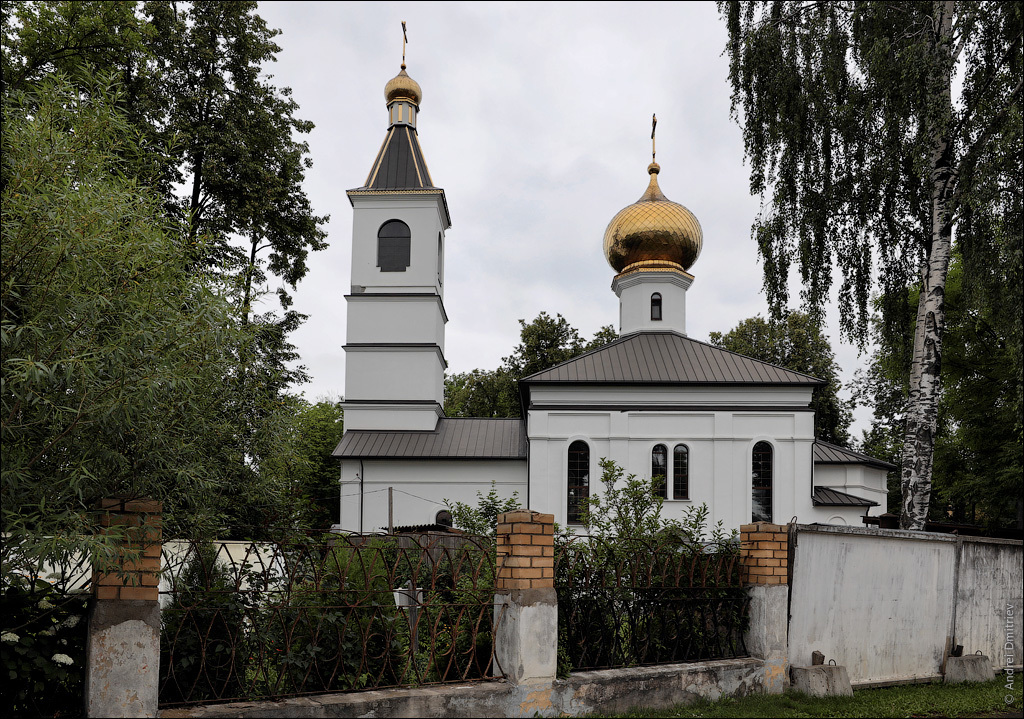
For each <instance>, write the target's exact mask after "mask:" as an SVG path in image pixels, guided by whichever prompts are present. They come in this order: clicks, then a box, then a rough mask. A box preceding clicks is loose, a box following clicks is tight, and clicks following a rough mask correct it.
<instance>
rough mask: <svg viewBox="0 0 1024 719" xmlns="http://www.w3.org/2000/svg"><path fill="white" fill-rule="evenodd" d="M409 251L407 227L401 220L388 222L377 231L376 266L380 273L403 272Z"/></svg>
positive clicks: (410, 241) (409, 239) (409, 236)
mask: <svg viewBox="0 0 1024 719" xmlns="http://www.w3.org/2000/svg"><path fill="white" fill-rule="evenodd" d="M411 249H412V234H411V233H410V232H409V225H407V224H405V223H404V222H402V221H401V220H388V221H387V222H385V223H384V224H383V225H381V226H380V229H379V230H377V266H378V267H380V271H381V272H405V270H406V268H407V267H408V266H409V255H410V252H411Z"/></svg>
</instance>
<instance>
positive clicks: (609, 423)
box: [528, 390, 827, 529]
mask: <svg viewBox="0 0 1024 719" xmlns="http://www.w3.org/2000/svg"><path fill="white" fill-rule="evenodd" d="M748 392H749V390H748ZM580 394H584V392H582V391H581V392H580ZM808 394H809V393H808ZM733 397H734V398H735V395H733ZM541 401H542V400H540V399H539V398H538V397H537V396H536V394H535V395H534V402H538V403H539V402H541ZM597 404H600V403H599V402H598V403H597ZM813 425H814V418H813V415H812V414H811V413H809V412H785V411H781V412H777V413H767V412H743V411H725V410H722V411H694V412H683V411H675V412H629V411H608V410H604V411H584V410H557V409H552V410H536V409H534V410H531V411H530V415H529V422H528V433H529V437H530V459H529V462H530V508H531V509H534V510H536V511H540V512H551V513H553V514H554V515H555V520H556V521H558V522H560V523H563V524H564V523H565V521H566V514H567V498H566V481H567V474H568V448H569V445H570V444H571V443H572V442H573V441H575V440H584V441H586V442H587V444H588V445H589V446H590V463H591V472H590V489H591V493H592V495H593V494H599V493H600V492H601V491H602V489H603V487H602V485H601V484H600V474H601V470H600V467H599V465H598V461H599V460H600V459H601V458H607V459H611V460H613V461H615V462H616V463H618V464H619V465H620V466H621V467H623V468H624V469H625V471H626V474H627V475H628V474H636V475H637V476H638V477H642V478H649V477H650V474H651V452H652V450H653V448H654V446H655V445H656V444H664V445H665V446H666V447H667V448H668V451H669V456H670V467H671V455H672V450H673V449H674V447H675V445H676V444H680V443H682V444H685V445H687V447H688V448H689V465H690V467H689V490H690V492H689V496H690V498H689V500H672V499H670V500H667V501H666V502H665V504H664V508H663V516H664V517H666V518H677V519H678V518H681V517H682V516H683V514H684V513H685V511H686V509H687V508H688V507H692V506H694V505H700V504H701V503H706V504H707V505H708V509H709V512H710V516H711V522H712V523H714V522H717V521H718V520H722V522H723V525H724V526H725V527H726V528H727V529H733V528H736V529H738V528H739V526H740V525H741V524H746V523H748V522H750V518H751V476H750V475H751V466H750V462H751V452H752V450H753V446H754V444H755V443H756V442H757V441H760V440H766V441H769V442H770V443H771V444H772V446H773V449H774V458H775V467H774V470H775V472H774V474H775V477H774V493H773V494H774V496H773V520H774V521H777V522H781V523H785V522H788V521H789V520H790V518H791V517H793V516H794V515H797V516H798V517H799V518H800V519H801V520H802V521H808V522H815V521H825V520H826V519H827V516H825V515H823V514H822V513H821V512H817V511H814V510H813V508H812V507H811V499H810V493H811V471H812V470H811V461H812V457H811V448H812V446H813V432H814V426H813ZM670 471H671V470H670ZM669 483H670V486H671V478H670V479H669Z"/></svg>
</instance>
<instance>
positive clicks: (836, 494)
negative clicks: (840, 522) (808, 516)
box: [812, 487, 878, 507]
mask: <svg viewBox="0 0 1024 719" xmlns="http://www.w3.org/2000/svg"><path fill="white" fill-rule="evenodd" d="M812 499H813V500H814V506H815V507H877V506H878V502H873V501H871V500H870V499H864V498H863V497H857V496H855V495H852V494H847V493H846V492H840V491H839V490H838V489H832V487H815V488H814V494H813V495H812Z"/></svg>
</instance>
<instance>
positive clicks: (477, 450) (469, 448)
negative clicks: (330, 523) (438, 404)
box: [333, 417, 526, 459]
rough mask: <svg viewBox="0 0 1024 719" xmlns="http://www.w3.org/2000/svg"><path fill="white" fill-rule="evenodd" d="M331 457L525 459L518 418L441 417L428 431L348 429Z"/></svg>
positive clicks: (521, 426) (523, 434) (524, 430)
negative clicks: (433, 427)
mask: <svg viewBox="0 0 1024 719" xmlns="http://www.w3.org/2000/svg"><path fill="white" fill-rule="evenodd" d="M333 456H335V457H338V458H341V459H378V458H379V459H385V458H386V459H526V429H525V425H524V423H523V421H522V420H521V419H482V418H477V417H444V418H442V419H439V420H438V422H437V427H436V428H435V429H434V430H433V431H431V432H413V431H396V432H392V431H381V430H350V431H348V432H345V435H344V436H343V437H342V438H341V442H339V443H338V446H337V448H336V449H335V450H334V454H333Z"/></svg>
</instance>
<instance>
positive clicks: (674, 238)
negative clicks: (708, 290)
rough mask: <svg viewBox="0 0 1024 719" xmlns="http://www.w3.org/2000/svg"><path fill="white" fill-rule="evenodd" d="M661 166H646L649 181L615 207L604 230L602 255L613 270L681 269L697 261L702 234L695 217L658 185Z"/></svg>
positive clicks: (654, 163) (702, 241) (654, 164)
mask: <svg viewBox="0 0 1024 719" xmlns="http://www.w3.org/2000/svg"><path fill="white" fill-rule="evenodd" d="M660 170H661V167H660V166H659V165H658V163H656V162H652V163H651V164H650V165H649V166H648V167H647V172H649V173H650V175H651V182H650V184H649V185H648V186H647V192H645V193H644V194H643V196H642V197H641V198H640V199H639V200H637V201H636V202H635V203H634V204H632V205H629V206H628V207H624V208H622V209H621V210H619V213H618V214H617V215H615V217H613V218H612V221H611V222H609V223H608V229H606V230H605V231H604V256H605V257H606V258H608V263H609V264H610V265H611V266H612V267H613V268H614V269H615V271H616V272H620V273H621V272H624V271H630V270H641V269H643V270H663V269H664V270H683V271H686V270H688V269H689V268H690V266H691V265H693V263H694V262H696V261H697V257H698V256H699V255H700V249H701V246H702V245H703V243H704V233H703V232H702V231H701V229H700V223H699V222H697V218H696V217H694V215H693V213H692V212H690V211H689V210H688V209H686V208H685V207H683V206H682V205H680V204H679V203H678V202H672V201H671V200H669V199H668V198H667V197H665V195H664V194H662V192H661V188H659V187H658V172H659V171H660Z"/></svg>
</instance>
